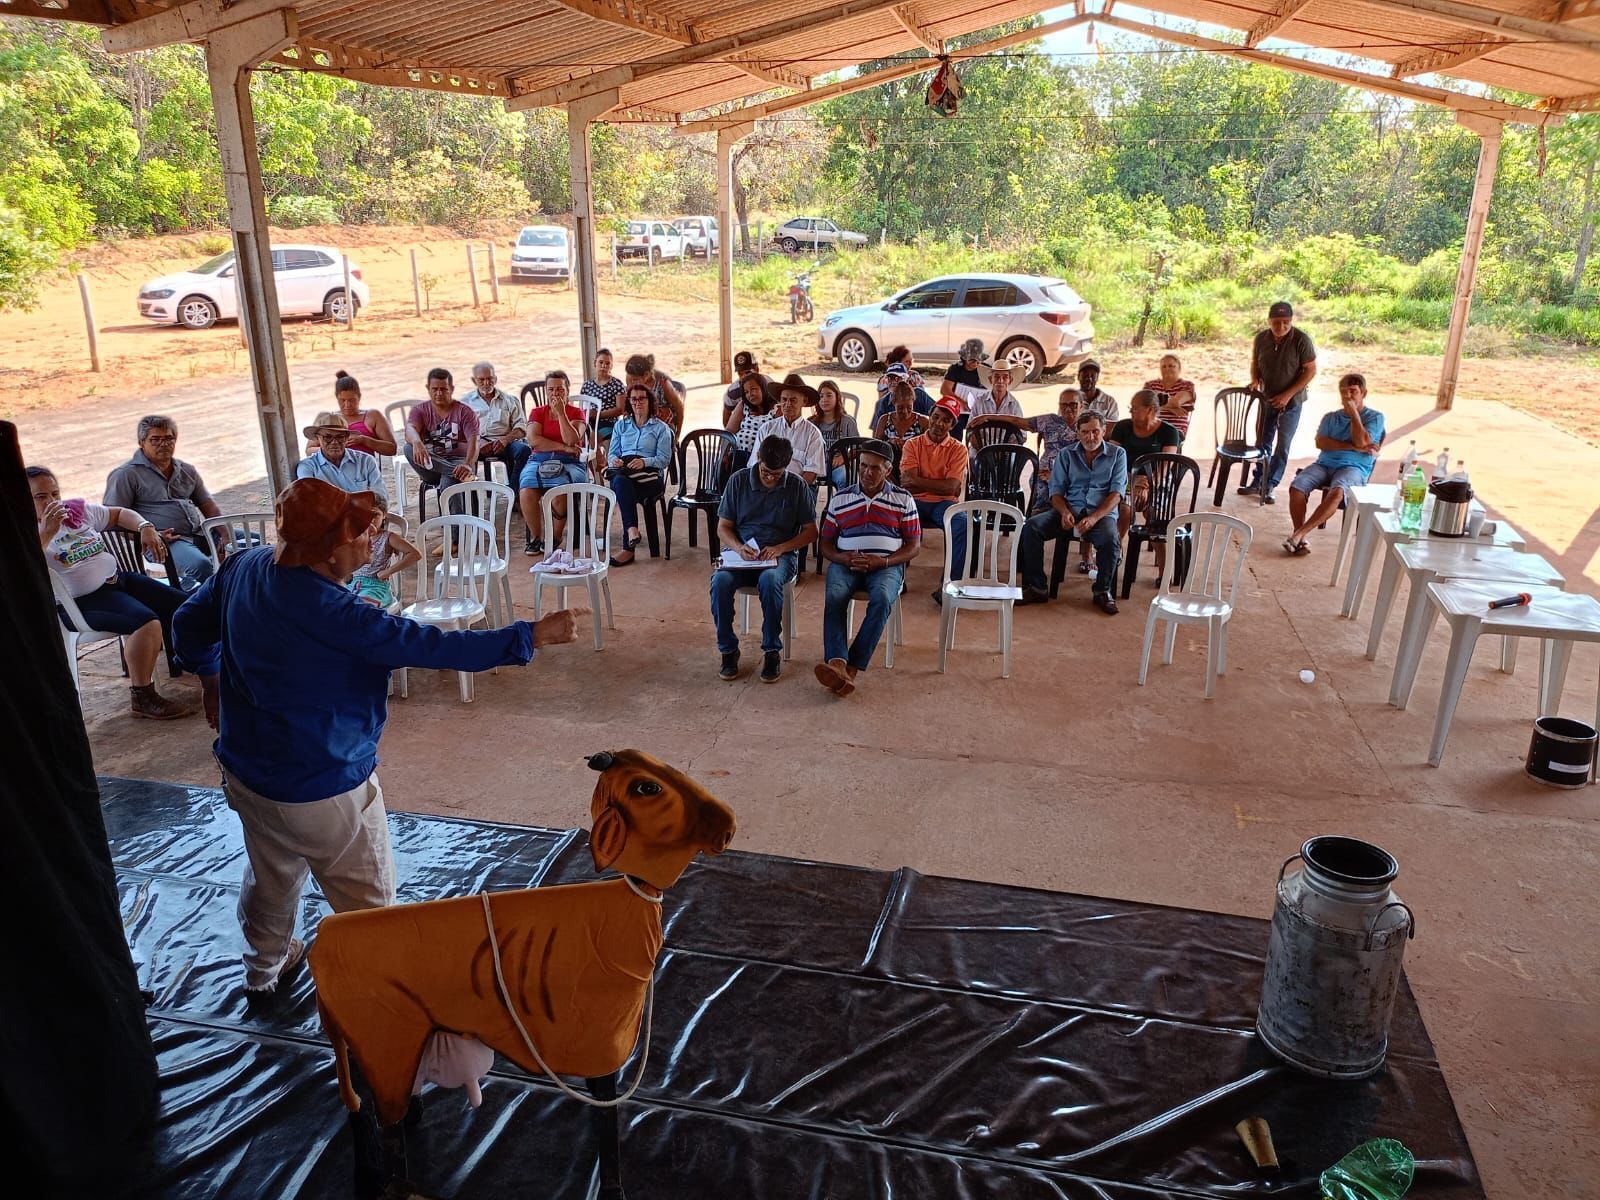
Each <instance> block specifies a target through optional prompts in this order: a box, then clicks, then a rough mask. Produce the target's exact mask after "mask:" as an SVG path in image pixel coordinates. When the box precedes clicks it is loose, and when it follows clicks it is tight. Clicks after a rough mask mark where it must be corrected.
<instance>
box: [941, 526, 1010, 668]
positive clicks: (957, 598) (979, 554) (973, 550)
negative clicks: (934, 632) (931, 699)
mask: <svg viewBox="0 0 1600 1200" xmlns="http://www.w3.org/2000/svg"><path fill="white" fill-rule="evenodd" d="M957 517H965V518H966V520H967V549H966V556H967V566H968V567H969V568H970V570H971V574H969V575H968V576H967V577H966V578H964V579H956V578H954V577H953V575H952V571H951V568H952V566H953V564H952V562H951V550H952V546H951V538H950V530H951V527H952V525H951V523H952V522H953V521H955V519H956V518H957ZM1027 519H1028V518H1027V517H1026V516H1024V515H1023V512H1022V510H1021V509H1020V508H1016V507H1014V506H1012V505H1010V504H1002V503H1001V502H999V501H998V500H967V501H964V502H962V503H961V504H952V505H951V506H950V507H949V508H948V509H946V510H945V514H944V576H943V582H942V583H941V584H940V586H939V591H940V594H941V595H942V596H943V603H942V605H941V607H940V615H939V670H940V672H941V673H943V671H944V669H945V657H946V655H947V654H948V653H949V651H951V650H953V649H955V644H956V614H957V613H959V612H960V611H961V610H962V609H973V610H977V611H979V612H993V613H998V614H999V617H1000V678H1002V679H1010V678H1011V611H1012V606H1013V605H1014V604H1015V603H1016V602H1017V601H1018V600H1020V599H1022V588H1021V587H1020V586H1018V584H1017V548H1018V546H1019V545H1020V543H1021V537H1020V536H1019V535H1020V534H1021V533H1022V523H1023V522H1024V521H1026V520H1027ZM1008 526H1009V528H1007V527H1008ZM1001 542H1004V543H1005V547H1004V548H1003V549H1002V547H1001Z"/></svg>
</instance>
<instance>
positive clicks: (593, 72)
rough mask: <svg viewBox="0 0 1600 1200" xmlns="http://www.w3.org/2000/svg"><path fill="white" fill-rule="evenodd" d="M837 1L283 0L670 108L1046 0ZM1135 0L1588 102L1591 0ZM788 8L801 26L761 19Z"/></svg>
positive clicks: (370, 60) (438, 79)
mask: <svg viewBox="0 0 1600 1200" xmlns="http://www.w3.org/2000/svg"><path fill="white" fill-rule="evenodd" d="M194 2H197V3H209V4H212V5H215V4H216V3H217V0H194ZM843 3H844V0H747V2H745V3H733V4H728V3H726V2H719V0H427V2H425V3H417V0H286V4H285V6H286V7H290V8H293V9H294V11H295V13H296V15H297V17H298V21H299V29H300V37H301V48H300V51H299V53H298V54H293V55H290V56H287V57H286V58H285V60H284V61H286V62H289V64H290V65H294V66H298V67H302V68H304V69H309V70H322V71H330V72H334V73H345V74H349V75H351V76H353V77H356V78H365V79H375V80H378V81H382V82H392V83H395V84H397V85H399V86H423V87H447V88H453V89H456V90H467V91H484V90H485V89H486V88H487V89H488V92H489V93H491V94H498V95H505V94H508V93H514V94H516V95H520V96H529V95H532V96H533V98H534V99H535V100H538V101H545V102H558V101H559V99H561V98H564V96H565V94H568V93H570V92H571V91H572V90H573V89H574V88H576V89H579V90H581V89H583V88H584V87H586V86H593V87H596V88H598V87H599V86H600V84H601V82H604V78H605V77H601V78H599V79H594V82H593V83H592V84H591V83H590V82H589V81H590V80H591V79H592V78H593V77H595V76H597V75H599V73H601V72H608V71H609V72H611V73H612V75H613V76H614V75H615V74H616V72H615V70H614V68H618V67H624V66H627V67H631V68H632V69H631V70H629V71H628V72H627V74H629V75H631V76H632V77H631V78H627V79H622V80H617V81H615V82H614V83H607V84H606V86H608V87H609V86H617V85H618V84H620V96H621V100H622V106H623V107H643V108H648V109H651V110H656V111H658V112H666V113H671V114H676V115H682V114H689V113H700V112H703V111H704V110H706V109H707V108H712V107H715V106H717V105H720V104H725V103H727V102H730V101H734V100H738V99H740V98H744V97H750V96H756V95H760V94H763V93H765V92H769V91H772V90H774V89H775V88H776V87H779V86H783V85H789V86H793V87H802V88H803V87H804V86H805V85H806V83H807V81H814V80H816V79H817V77H819V76H822V75H826V74H829V73H830V72H834V71H838V70H840V69H843V68H846V67H849V66H853V65H855V64H857V63H861V62H864V61H868V60H872V59H880V58H886V57H891V56H903V55H912V54H923V53H926V49H925V45H926V43H927V41H932V42H934V43H935V44H937V43H938V41H939V40H940V39H945V38H952V37H957V36H960V35H963V34H968V33H972V32H976V31H978V30H982V29H986V28H989V27H991V26H994V25H997V24H1000V23H1001V22H1004V21H1009V20H1015V19H1017V18H1020V17H1026V16H1029V15H1032V14H1033V13H1036V12H1041V11H1044V10H1045V9H1047V8H1049V7H1050V6H1048V5H1041V4H1040V2H1039V0H909V2H906V3H900V4H893V3H892V2H891V0H852V3H853V8H854V9H855V10H856V15H848V16H843V17H841V15H840V14H841V6H842V4H843ZM1113 3H1114V0H1113ZM173 7H177V5H175V4H172V3H167V2H160V3H151V2H147V0H0V14H11V15H19V16H35V17H43V18H46V19H57V20H62V19H66V20H79V21H89V22H93V23H97V24H126V23H128V22H129V21H131V20H134V19H137V18H138V17H139V16H143V15H149V14H151V13H155V12H159V11H161V10H163V9H168V8H173ZM1056 7H1058V8H1059V7H1060V6H1056ZM1107 7H1109V5H1108V3H1107V0H1086V3H1080V4H1079V6H1078V8H1079V12H1080V13H1081V14H1082V15H1084V16H1086V17H1091V18H1092V16H1094V15H1095V14H1097V13H1099V12H1102V11H1103V10H1104V9H1105V8H1107ZM1139 7H1140V8H1142V9H1147V10H1151V11H1154V12H1158V13H1163V14H1167V15H1170V16H1173V17H1178V18H1186V19H1189V20H1195V21H1200V22H1203V23H1205V24H1207V25H1211V26H1218V27H1221V28H1222V29H1224V30H1232V31H1235V33H1234V35H1233V39H1232V40H1236V41H1242V40H1244V36H1245V35H1249V34H1250V33H1251V31H1252V30H1254V31H1256V35H1257V37H1259V36H1261V35H1262V34H1263V33H1267V32H1270V36H1271V37H1272V38H1274V39H1281V40H1284V41H1288V42H1297V43H1300V44H1302V45H1306V46H1312V47H1317V48H1320V49H1324V50H1331V51H1335V52H1338V53H1340V54H1345V55H1350V56H1352V57H1356V58H1360V59H1365V60H1368V62H1369V63H1377V64H1388V70H1389V71H1391V72H1393V73H1394V74H1395V75H1396V76H1397V77H1402V78H1403V77H1409V76H1411V75H1413V74H1415V73H1418V72H1426V71H1429V70H1435V71H1439V72H1442V73H1443V74H1446V75H1448V76H1451V77H1454V78H1456V79H1460V80H1466V81H1469V82H1473V83H1478V84H1487V85H1492V86H1494V87H1499V88H1506V89H1511V90H1515V91H1519V92H1524V93H1526V94H1528V95H1530V96H1533V97H1536V98H1540V99H1542V100H1543V101H1544V103H1545V104H1546V105H1547V106H1550V107H1555V108H1579V107H1600V0H1470V2H1469V0H1140V2H1139ZM864 8H865V9H868V11H861V10H863V9H864ZM1057 15H1059V14H1057ZM1116 15H1117V16H1119V17H1124V16H1127V15H1128V14H1127V13H1125V12H1123V11H1120V10H1119V11H1117V13H1116ZM808 18H809V19H808ZM1519 20H1520V21H1521V22H1522V24H1518V21H1519ZM785 21H788V22H791V23H795V22H798V23H799V27H797V28H794V29H792V30H790V31H789V32H786V33H784V34H783V35H782V36H777V37H772V36H763V31H765V30H769V29H771V28H773V27H774V26H776V25H779V24H780V23H782V22H785ZM1527 22H1536V23H1540V24H1537V25H1533V26H1529V25H1527V24H1526V23H1527ZM908 26H910V28H908ZM913 28H915V29H917V30H919V31H920V32H919V33H913V32H912V29H913ZM735 36H737V37H738V38H739V39H740V44H739V45H737V46H727V47H723V48H722V49H721V50H719V51H718V52H716V53H715V54H707V53H706V50H708V49H710V48H709V47H706V45H705V44H706V43H709V42H717V41H718V40H719V39H728V38H730V37H735ZM1216 36H1219V37H1222V38H1224V40H1229V39H1228V36H1227V35H1226V34H1218V35H1216ZM1574 38H1578V39H1580V40H1581V39H1586V40H1584V41H1583V44H1575V43H1574V41H1573V40H1571V39H1574ZM719 44H720V43H719ZM1251 44H1253V42H1252V43H1251ZM697 48H701V49H698V50H697ZM311 51H317V52H318V53H317V54H315V55H313V54H312V53H311ZM671 55H684V56H689V57H691V58H693V59H695V61H692V62H689V63H686V64H683V65H672V64H671V63H670V61H667V60H666V59H665V57H664V56H671ZM741 63H742V65H741ZM639 64H645V65H644V66H642V67H641V66H640V65H639ZM1366 69H1367V70H1369V71H1371V72H1374V73H1375V72H1377V71H1381V70H1383V69H1384V68H1382V67H1371V66H1369V67H1367V68H1366ZM561 85H566V88H565V91H564V93H563V94H562V95H561V96H556V95H555V94H554V93H553V92H552V89H555V88H557V87H558V86H561ZM1563 102H1565V103H1563Z"/></svg>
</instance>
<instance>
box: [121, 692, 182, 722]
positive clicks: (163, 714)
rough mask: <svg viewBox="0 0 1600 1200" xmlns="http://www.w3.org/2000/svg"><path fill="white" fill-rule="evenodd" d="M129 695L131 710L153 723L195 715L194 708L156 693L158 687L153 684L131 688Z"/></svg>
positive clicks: (135, 714) (137, 715)
mask: <svg viewBox="0 0 1600 1200" xmlns="http://www.w3.org/2000/svg"><path fill="white" fill-rule="evenodd" d="M128 695H129V696H130V697H131V708H132V711H133V715H134V716H136V717H144V718H146V719H148V720H151V721H175V720H177V719H178V718H179V717H188V716H193V715H194V708H193V706H191V705H188V704H183V703H181V702H179V701H177V700H168V699H167V698H166V697H165V696H163V695H162V694H161V693H160V692H158V691H156V685H155V684H153V683H147V684H145V685H144V687H130V688H129V689H128Z"/></svg>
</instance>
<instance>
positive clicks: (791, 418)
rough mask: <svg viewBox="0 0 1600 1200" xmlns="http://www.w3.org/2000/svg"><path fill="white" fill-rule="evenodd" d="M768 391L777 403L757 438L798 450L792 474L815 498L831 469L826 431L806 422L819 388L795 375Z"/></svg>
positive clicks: (792, 466)
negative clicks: (824, 477) (828, 463)
mask: <svg viewBox="0 0 1600 1200" xmlns="http://www.w3.org/2000/svg"><path fill="white" fill-rule="evenodd" d="M767 392H768V394H769V395H771V396H772V397H773V398H774V399H775V401H776V403H775V405H774V407H773V411H772V415H771V416H770V417H768V418H767V423H766V424H765V425H763V426H762V427H761V432H760V433H759V434H758V435H757V437H758V439H759V440H761V441H765V440H766V439H767V438H782V439H783V440H784V441H786V442H788V443H789V444H790V445H791V446H793V447H794V454H793V456H792V457H791V458H790V459H789V471H790V472H791V473H792V474H795V475H798V476H800V478H801V479H803V480H804V481H805V485H806V487H808V488H810V489H811V495H812V497H813V498H815V497H816V494H817V480H818V479H819V478H820V477H821V475H822V473H823V471H824V470H826V469H827V445H826V443H824V442H823V440H822V431H821V430H820V429H818V428H817V427H816V424H815V423H814V422H812V421H809V420H807V419H806V415H805V410H806V408H807V406H813V405H815V404H816V402H817V389H816V388H814V387H811V386H809V385H808V384H807V383H806V381H805V380H804V379H802V378H801V377H800V376H799V375H796V374H793V373H791V374H788V375H785V376H784V377H783V382H782V383H774V384H769V385H767Z"/></svg>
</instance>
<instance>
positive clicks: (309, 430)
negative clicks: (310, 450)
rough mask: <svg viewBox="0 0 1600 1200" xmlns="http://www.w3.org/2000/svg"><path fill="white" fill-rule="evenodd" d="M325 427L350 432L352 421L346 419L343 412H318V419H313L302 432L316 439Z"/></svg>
mask: <svg viewBox="0 0 1600 1200" xmlns="http://www.w3.org/2000/svg"><path fill="white" fill-rule="evenodd" d="M324 429H337V430H339V431H340V432H343V433H348V432H349V431H350V422H348V421H346V420H345V419H344V416H343V414H341V413H336V412H325V413H318V414H317V418H316V420H314V421H312V422H311V424H309V425H307V426H306V427H305V428H304V429H302V430H301V431H300V432H301V433H303V434H305V435H306V436H307V437H308V438H311V439H312V440H315V439H316V436H317V434H319V433H321V432H322V431H323V430H324Z"/></svg>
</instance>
